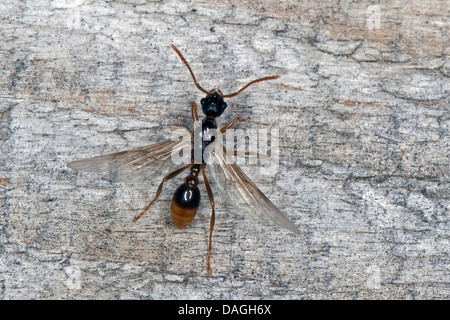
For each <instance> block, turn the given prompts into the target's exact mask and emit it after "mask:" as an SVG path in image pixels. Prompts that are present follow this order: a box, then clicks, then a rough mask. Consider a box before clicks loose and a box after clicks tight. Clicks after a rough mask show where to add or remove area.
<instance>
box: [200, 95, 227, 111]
mask: <svg viewBox="0 0 450 320" xmlns="http://www.w3.org/2000/svg"><path fill="white" fill-rule="evenodd" d="M200 103H201V104H202V109H203V113H204V114H205V115H206V116H210V117H214V118H217V117H220V116H221V115H222V113H223V112H224V111H225V109H226V108H227V103H226V102H225V101H223V97H222V95H221V94H220V93H219V92H217V91H214V92H213V93H211V94H208V95H207V96H206V97H204V98H203V99H202V100H200Z"/></svg>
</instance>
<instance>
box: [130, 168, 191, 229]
mask: <svg viewBox="0 0 450 320" xmlns="http://www.w3.org/2000/svg"><path fill="white" fill-rule="evenodd" d="M192 166H193V164H192V163H189V164H188V165H185V166H184V167H183V168H180V169H178V170H175V171H173V172H171V173H169V174H168V175H167V176H165V177H164V178H163V179H162V181H161V183H160V184H159V187H158V190H157V191H156V195H155V197H154V198H153V200H152V201H151V202H150V203H149V204H148V205H147V206H146V207H145V208H144V210H142V212H141V213H140V214H139V215H137V216H136V217H134V219H133V222H136V221H138V220H139V218H140V217H142V216H143V215H144V213H145V212H147V210H148V209H149V208H150V206H151V205H152V204H153V202H155V201H156V199H158V197H159V195H160V194H161V190H162V187H163V184H164V182H167V181H169V180H170V179H172V178H174V177H176V176H177V175H179V174H180V173H182V172H183V171H184V170H186V169H187V168H189V167H192Z"/></svg>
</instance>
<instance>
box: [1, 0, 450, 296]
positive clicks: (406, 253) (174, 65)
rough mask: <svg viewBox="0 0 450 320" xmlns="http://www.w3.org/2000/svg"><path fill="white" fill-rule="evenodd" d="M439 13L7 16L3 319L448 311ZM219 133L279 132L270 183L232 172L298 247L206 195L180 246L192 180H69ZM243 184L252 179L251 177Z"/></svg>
mask: <svg viewBox="0 0 450 320" xmlns="http://www.w3.org/2000/svg"><path fill="white" fill-rule="evenodd" d="M448 13H449V4H448V1H446V0H431V1H419V2H414V3H410V2H405V1H381V2H376V3H375V4H373V3H372V2H371V1H359V2H354V1H322V2H317V1H311V2H304V1H282V2H279V1H245V0H244V1H242V0H240V1H236V0H228V1H217V2H215V3H213V2H210V1H187V2H181V1H170V0H169V1H155V2H153V1H145V0H123V1H94V0H76V1H68V0H53V1H50V0H38V1H26V2H24V1H14V0H3V1H1V3H0V17H1V19H0V139H1V145H0V150H1V154H0V208H1V209H0V297H1V299H32V298H33V299H176V298H190V299H219V298H222V299H233V298H236V299H242V298H247V299H448V298H450V270H449V265H450V255H449V254H450V232H449V231H450V222H449V217H448V214H449V208H450V193H449V189H450V180H449V172H450V168H449V154H450V147H449V140H450V135H449V125H450V118H449V94H450V78H449V77H450V46H449V15H448ZM171 43H173V44H175V45H176V46H177V47H178V48H179V49H180V50H181V52H182V53H183V54H184V55H185V57H186V59H187V60H188V61H189V62H190V64H191V67H192V69H193V71H194V72H195V74H196V76H197V79H198V80H199V82H200V83H201V84H202V85H203V86H204V87H206V88H208V89H210V88H220V89H221V90H222V91H224V92H232V91H234V90H236V89H238V88H239V87H241V86H242V85H244V84H245V83H247V82H248V81H250V80H253V79H255V78H258V77H263V76H268V75H274V74H277V75H280V78H279V79H277V80H274V81H267V82H263V83H260V84H255V85H254V86H252V87H250V88H248V89H247V90H245V91H244V92H242V93H241V94H240V95H238V96H237V97H234V98H230V99H228V100H227V102H228V104H229V107H228V109H227V110H226V111H225V113H224V115H223V116H222V117H221V118H219V119H218V121H219V124H224V123H226V122H227V121H229V120H231V119H232V118H234V117H236V116H241V117H246V116H249V117H250V118H251V121H249V122H247V123H242V124H239V125H238V126H237V128H243V129H249V128H252V129H256V130H259V129H266V130H269V131H270V130H272V129H278V130H279V133H280V139H279V145H280V162H279V167H278V169H277V171H276V172H273V173H272V174H270V175H267V174H264V172H261V171H260V170H259V169H258V167H255V166H247V167H246V168H245V169H244V170H245V171H246V172H247V174H248V175H249V176H250V177H251V178H252V179H253V181H254V182H255V183H256V184H257V185H258V186H259V187H260V189H261V190H263V191H264V192H265V193H266V195H267V196H268V197H269V198H270V199H271V200H272V202H273V203H274V204H275V205H276V206H278V207H279V208H280V209H281V210H282V211H283V212H284V213H285V214H286V215H287V216H288V217H289V218H290V219H291V220H292V221H293V222H294V223H295V224H296V225H297V226H298V227H299V229H300V231H301V235H297V234H294V233H292V232H289V231H285V230H282V229H279V228H277V227H275V226H272V225H265V224H261V223H258V222H255V221H254V220H253V219H252V218H251V216H246V215H243V214H241V212H240V210H239V209H235V208H234V207H233V206H231V205H229V204H228V202H227V201H226V199H225V198H224V197H223V196H222V194H221V192H219V190H217V188H215V186H214V183H213V182H212V184H213V188H214V189H213V191H214V195H215V197H216V200H217V203H216V226H215V230H214V234H213V253H212V261H211V263H212V273H211V274H207V273H206V252H207V246H208V234H209V217H210V211H211V209H210V206H209V202H208V201H207V196H206V192H205V191H204V188H203V185H201V190H202V195H203V200H202V205H201V208H200V210H199V213H198V216H197V217H196V218H195V220H194V222H193V224H192V225H191V226H189V227H188V228H187V229H185V230H177V229H175V228H174V227H173V225H172V224H171V220H170V213H169V207H170V201H171V197H172V193H173V191H174V189H175V188H176V187H177V185H178V184H180V183H181V182H182V181H183V179H184V177H179V178H177V179H174V180H173V181H170V182H168V183H167V185H165V187H164V189H163V192H162V194H161V196H160V199H159V200H158V201H157V202H156V203H155V204H154V206H153V207H152V209H151V211H150V212H149V213H147V214H146V215H145V216H144V217H143V218H142V219H141V220H140V221H139V222H137V223H133V222H132V218H133V217H134V216H135V215H136V214H137V213H139V211H140V210H141V209H142V208H143V207H145V205H146V204H147V203H148V202H149V201H150V200H151V199H152V198H153V196H154V194H155V192H156V188H157V186H158V184H159V181H160V179H161V178H162V177H161V176H156V177H149V179H148V182H146V183H144V184H129V183H127V182H126V181H124V182H115V183H113V182H110V181H107V180H104V179H102V178H101V175H100V174H97V173H83V172H75V171H72V170H70V169H68V168H67V167H66V164H67V163H68V162H70V161H73V160H78V159H82V158H87V157H92V156H96V155H101V154H106V153H111V152H116V151H121V150H126V149H131V148H134V147H139V146H144V145H148V144H151V143H154V142H158V141H161V140H162V139H165V138H169V137H170V135H171V132H172V131H171V130H172V128H173V127H179V126H182V127H187V128H192V125H193V124H192V119H191V114H190V109H189V108H190V107H189V106H190V105H189V102H190V101H196V102H197V103H198V102H199V100H200V98H202V97H203V94H202V93H200V92H199V91H198V90H197V89H196V88H195V87H194V85H193V83H192V80H191V78H190V76H189V73H188V71H187V69H186V67H185V66H184V65H183V63H182V62H181V61H180V59H179V58H178V56H177V55H176V54H175V52H174V51H173V50H172V49H171V47H170V44H171ZM243 167H244V166H243Z"/></svg>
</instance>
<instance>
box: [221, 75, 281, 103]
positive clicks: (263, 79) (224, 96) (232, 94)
mask: <svg viewBox="0 0 450 320" xmlns="http://www.w3.org/2000/svg"><path fill="white" fill-rule="evenodd" d="M273 79H278V76H270V77H264V78H259V79H256V80H253V81H251V82H249V83H247V84H246V85H245V86H243V87H242V88H241V89H239V90H238V91H236V92H233V93H230V94H225V95H222V98H230V97H234V96H237V95H238V94H239V93H241V92H242V91H244V89H246V88H247V87H248V86H250V85H252V84H254V83H256V82H260V81H265V80H273Z"/></svg>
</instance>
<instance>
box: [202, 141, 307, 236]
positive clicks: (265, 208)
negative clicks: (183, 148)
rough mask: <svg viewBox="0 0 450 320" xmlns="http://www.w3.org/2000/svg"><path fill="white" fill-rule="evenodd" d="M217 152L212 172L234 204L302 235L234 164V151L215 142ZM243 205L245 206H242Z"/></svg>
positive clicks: (262, 219) (213, 159) (214, 153)
mask: <svg viewBox="0 0 450 320" xmlns="http://www.w3.org/2000/svg"><path fill="white" fill-rule="evenodd" d="M215 143H216V144H217V145H216V148H215V149H214V150H215V151H213V152H211V157H212V159H211V160H212V162H213V163H212V164H210V170H211V171H212V172H211V173H212V175H213V177H214V179H215V180H216V183H218V187H219V188H220V189H222V190H223V191H225V192H227V193H228V195H229V197H230V198H231V200H232V202H234V203H235V204H237V205H238V206H239V209H240V210H244V211H246V210H245V209H244V206H247V207H248V208H249V209H250V210H249V211H247V212H249V213H251V214H252V215H253V216H254V217H255V218H257V219H258V220H260V221H263V222H265V221H268V220H269V221H271V222H273V223H275V224H277V225H278V226H280V227H282V228H285V229H288V230H290V231H292V232H295V233H298V234H300V230H299V229H298V228H297V226H296V225H295V224H294V223H293V222H291V221H290V220H289V218H288V217H286V216H285V215H284V214H283V213H282V212H281V211H280V210H279V209H278V208H277V207H275V205H274V204H273V203H272V202H271V201H270V200H269V199H268V198H267V197H266V196H265V195H264V193H263V192H262V191H261V190H259V188H258V187H257V186H256V185H255V184H254V183H253V181H252V180H251V179H250V178H249V177H248V176H247V175H246V174H245V173H244V172H243V171H242V170H241V168H240V167H239V166H238V165H237V164H236V163H234V161H233V159H232V158H231V157H230V154H231V153H233V152H232V151H229V150H227V149H226V148H225V147H224V146H223V145H222V144H221V143H220V142H218V141H216V142H215ZM241 204H243V205H244V206H242V205H241Z"/></svg>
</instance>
